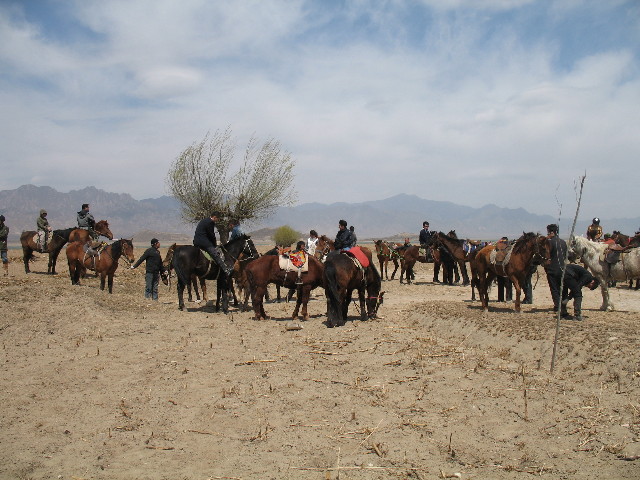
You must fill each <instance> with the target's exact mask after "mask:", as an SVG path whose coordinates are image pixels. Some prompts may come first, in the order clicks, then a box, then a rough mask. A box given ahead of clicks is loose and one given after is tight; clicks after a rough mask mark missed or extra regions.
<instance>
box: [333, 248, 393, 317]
mask: <svg viewBox="0 0 640 480" xmlns="http://www.w3.org/2000/svg"><path fill="white" fill-rule="evenodd" d="M322 278H323V282H324V287H325V292H326V295H327V326H328V327H331V328H332V327H336V326H342V325H344V324H345V322H346V320H347V313H348V309H349V303H350V302H351V295H352V294H353V291H354V290H357V291H358V299H359V303H360V320H362V321H365V320H367V319H372V318H376V315H377V312H378V308H379V307H380V305H381V304H382V302H383V298H384V292H380V289H381V286H382V278H381V277H380V274H379V273H378V270H377V269H376V267H375V265H374V264H373V263H371V262H370V263H369V266H367V267H366V268H362V267H361V265H360V264H359V263H356V261H355V259H354V258H352V257H351V256H350V255H348V254H347V253H338V252H335V253H334V252H332V253H331V254H329V255H328V256H327V259H326V261H325V262H324V274H323V276H322ZM365 291H366V295H367V298H366V302H365Z"/></svg>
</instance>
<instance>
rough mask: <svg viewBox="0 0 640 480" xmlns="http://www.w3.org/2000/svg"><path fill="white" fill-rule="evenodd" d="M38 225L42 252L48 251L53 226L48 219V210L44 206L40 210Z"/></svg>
mask: <svg viewBox="0 0 640 480" xmlns="http://www.w3.org/2000/svg"><path fill="white" fill-rule="evenodd" d="M36 225H37V227H38V242H39V243H40V245H41V247H40V252H41V253H42V252H46V251H47V246H48V243H49V232H50V231H51V226H50V225H49V220H47V211H46V210H45V209H44V208H43V209H42V210H40V215H38V219H37V220H36Z"/></svg>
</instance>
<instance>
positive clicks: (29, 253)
mask: <svg viewBox="0 0 640 480" xmlns="http://www.w3.org/2000/svg"><path fill="white" fill-rule="evenodd" d="M95 231H96V232H97V233H99V234H100V235H104V236H105V237H107V238H108V239H109V240H112V239H113V234H112V233H111V230H109V223H107V221H106V220H100V221H99V222H98V223H96V226H95ZM36 238H37V232H34V231H33V230H28V231H26V232H22V235H20V243H21V244H22V260H23V262H24V273H31V270H30V269H29V260H31V259H32V258H33V252H39V253H48V254H49V264H48V265H47V273H50V274H52V275H53V274H55V273H56V262H57V261H58V255H60V251H61V250H62V247H64V246H65V244H66V243H67V242H83V243H84V242H86V241H87V240H88V239H89V232H88V231H87V230H82V229H80V228H65V229H63V230H54V231H53V232H52V235H51V237H50V238H49V243H48V245H47V249H46V250H45V251H43V250H42V248H40V246H39V245H38V244H37V243H36V241H37V240H36Z"/></svg>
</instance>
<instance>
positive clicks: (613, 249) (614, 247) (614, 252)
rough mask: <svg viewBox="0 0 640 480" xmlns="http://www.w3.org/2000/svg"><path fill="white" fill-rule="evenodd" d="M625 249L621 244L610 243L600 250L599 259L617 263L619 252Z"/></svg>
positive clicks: (611, 263)
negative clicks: (602, 250) (607, 246)
mask: <svg viewBox="0 0 640 480" xmlns="http://www.w3.org/2000/svg"><path fill="white" fill-rule="evenodd" d="M625 250H626V248H625V247H623V246H622V245H618V244H617V243H612V244H611V245H609V248H607V249H606V250H605V251H604V252H602V257H603V258H601V260H602V261H605V262H607V263H608V264H610V265H613V264H614V263H618V262H619V261H620V254H621V253H622V252H624V251H625Z"/></svg>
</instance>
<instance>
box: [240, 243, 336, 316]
mask: <svg viewBox="0 0 640 480" xmlns="http://www.w3.org/2000/svg"><path fill="white" fill-rule="evenodd" d="M308 262H309V265H308V271H307V272H303V273H302V275H301V281H302V285H298V284H296V282H297V281H298V273H297V272H295V271H290V272H286V271H285V270H282V269H281V268H280V256H279V255H263V256H262V257H260V258H257V259H255V260H253V261H252V262H250V263H249V264H248V265H247V266H246V267H245V273H246V275H247V280H248V281H249V288H250V290H251V300H252V302H253V311H254V313H255V319H256V320H266V318H267V314H266V313H265V311H264V297H265V294H266V292H267V285H269V284H270V283H274V284H276V285H279V286H282V287H286V288H289V289H291V288H294V289H296V290H297V292H298V293H297V295H296V307H295V309H294V310H293V315H291V318H292V319H295V318H296V317H297V316H298V312H299V311H300V305H302V319H303V320H308V318H309V314H308V312H307V303H308V302H309V296H310V294H311V290H313V289H314V288H316V287H319V286H321V285H322V272H323V270H324V268H323V266H322V262H320V260H318V259H317V258H316V257H315V256H313V255H309V256H308Z"/></svg>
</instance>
